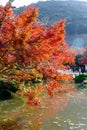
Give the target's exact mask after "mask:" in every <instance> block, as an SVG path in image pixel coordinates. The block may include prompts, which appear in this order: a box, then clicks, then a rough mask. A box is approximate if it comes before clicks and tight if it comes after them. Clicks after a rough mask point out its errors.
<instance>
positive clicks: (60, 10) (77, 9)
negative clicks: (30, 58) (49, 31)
mask: <svg viewBox="0 0 87 130" xmlns="http://www.w3.org/2000/svg"><path fill="white" fill-rule="evenodd" d="M35 6H37V7H38V9H39V17H38V19H39V20H40V21H42V22H44V24H45V25H46V26H47V27H48V26H50V25H51V24H53V23H56V22H57V21H59V20H60V19H66V31H67V34H86V33H87V2H82V1H54V0H51V1H45V2H38V3H36V4H35ZM25 8H26V6H24V7H20V8H16V9H14V11H15V13H16V14H19V13H21V12H22V11H23V10H25Z"/></svg>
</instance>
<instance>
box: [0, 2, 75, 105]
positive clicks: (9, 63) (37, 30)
mask: <svg viewBox="0 0 87 130" xmlns="http://www.w3.org/2000/svg"><path fill="white" fill-rule="evenodd" d="M37 15H38V9H37V8H36V7H28V8H27V9H26V10H25V11H24V12H23V13H22V14H20V15H19V16H17V17H15V15H14V14H13V12H12V7H11V5H10V4H7V5H6V6H5V7H3V6H0V74H3V75H5V76H7V80H8V79H9V80H10V79H16V80H17V81H18V82H21V81H23V80H27V81H32V80H33V79H34V78H37V77H39V76H36V75H42V76H43V78H45V79H47V81H48V86H46V88H47V91H48V93H49V95H50V96H51V97H52V96H53V91H54V90H55V89H56V88H59V87H61V81H65V80H66V81H69V80H70V77H69V75H66V74H61V73H59V72H58V71H57V70H61V69H62V70H66V69H67V68H68V67H66V65H65V64H68V63H69V64H71V63H74V57H75V52H73V51H71V50H72V49H71V48H70V47H69V46H68V45H67V43H66V42H65V33H66V32H65V29H64V26H65V22H66V21H65V20H61V21H60V22H58V23H56V24H54V25H52V26H51V27H50V28H46V27H44V26H42V25H41V24H40V23H38V22H37V21H36V18H37ZM32 69H34V70H35V71H34V73H33V74H31V73H30V72H31V70H32ZM49 81H51V82H49ZM38 91H42V88H41V87H39V88H38ZM32 93H33V94H32ZM34 94H35V92H29V95H28V96H29V101H30V102H28V103H29V104H31V98H32V100H33V98H34ZM31 95H32V96H33V97H32V96H31ZM33 104H38V102H37V100H36V102H34V103H33Z"/></svg>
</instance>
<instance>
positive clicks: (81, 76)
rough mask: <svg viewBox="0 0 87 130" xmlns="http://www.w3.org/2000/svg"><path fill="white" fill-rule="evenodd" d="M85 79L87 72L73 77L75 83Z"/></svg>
mask: <svg viewBox="0 0 87 130" xmlns="http://www.w3.org/2000/svg"><path fill="white" fill-rule="evenodd" d="M85 79H87V74H80V75H79V76H76V77H75V78H74V81H75V83H82V82H83V81H84V80H85Z"/></svg>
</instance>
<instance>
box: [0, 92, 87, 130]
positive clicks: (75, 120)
mask: <svg viewBox="0 0 87 130" xmlns="http://www.w3.org/2000/svg"><path fill="white" fill-rule="evenodd" d="M86 93H87V92H86V90H85V91H82V92H74V93H71V92H70V93H66V94H62V95H61V94H60V95H56V96H55V97H54V98H53V99H50V98H49V97H47V96H43V99H42V102H41V106H38V107H30V106H28V105H25V106H24V107H22V109H19V110H18V111H17V110H16V111H15V112H14V114H13V113H11V115H10V116H9V118H11V119H12V121H11V120H10V121H9V122H8V121H6V119H5V120H4V123H3V124H1V126H0V130H87V94H86ZM16 113H17V114H16ZM12 115H13V116H12ZM14 115H15V116H14ZM13 117H15V118H13Z"/></svg>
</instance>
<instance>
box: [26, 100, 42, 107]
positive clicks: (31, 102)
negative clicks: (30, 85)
mask: <svg viewBox="0 0 87 130" xmlns="http://www.w3.org/2000/svg"><path fill="white" fill-rule="evenodd" d="M27 104H28V105H31V106H38V105H40V101H39V100H37V99H36V100H29V101H28V102H27Z"/></svg>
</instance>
